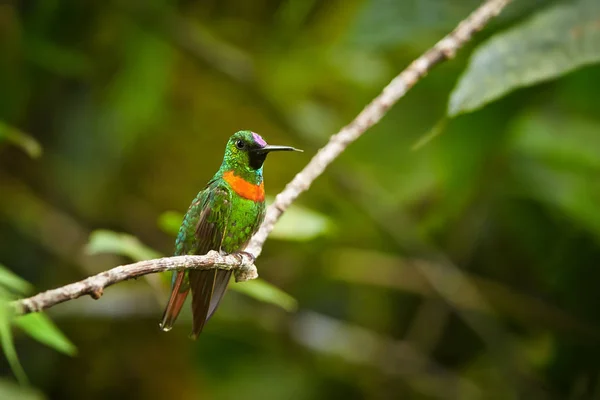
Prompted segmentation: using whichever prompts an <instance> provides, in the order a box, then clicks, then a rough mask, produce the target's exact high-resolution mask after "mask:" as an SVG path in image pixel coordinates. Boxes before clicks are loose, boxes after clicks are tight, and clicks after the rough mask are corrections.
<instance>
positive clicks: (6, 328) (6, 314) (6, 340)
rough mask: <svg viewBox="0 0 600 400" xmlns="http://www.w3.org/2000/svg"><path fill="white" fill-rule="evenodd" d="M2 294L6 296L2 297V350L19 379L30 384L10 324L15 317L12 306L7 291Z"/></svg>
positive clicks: (0, 336)
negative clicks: (18, 354)
mask: <svg viewBox="0 0 600 400" xmlns="http://www.w3.org/2000/svg"><path fill="white" fill-rule="evenodd" d="M0 296H2V297H4V298H3V299H0V343H1V344H2V351H3V352H4V355H5V356H6V359H7V360H8V364H9V365H10V368H11V369H12V371H13V373H14V374H15V377H16V378H17V380H18V381H19V382H20V383H21V384H23V385H26V384H28V379H27V375H25V371H24V370H23V367H22V366H21V363H20V362H19V357H18V356H17V350H16V349H15V343H14V340H13V334H12V330H11V326H10V325H11V320H12V318H13V313H12V308H10V304H9V303H8V301H7V299H6V293H0Z"/></svg>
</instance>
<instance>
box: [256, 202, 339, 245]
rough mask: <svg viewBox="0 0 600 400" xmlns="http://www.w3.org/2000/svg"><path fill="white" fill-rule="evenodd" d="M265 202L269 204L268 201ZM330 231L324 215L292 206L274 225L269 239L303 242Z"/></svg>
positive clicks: (329, 222)
mask: <svg viewBox="0 0 600 400" xmlns="http://www.w3.org/2000/svg"><path fill="white" fill-rule="evenodd" d="M267 202H270V201H269V199H267ZM331 229H332V223H331V221H330V220H329V218H327V217H326V216H325V215H323V214H320V213H318V212H316V211H313V210H309V209H307V208H304V207H301V206H298V205H292V206H290V207H289V208H288V209H287V210H286V211H285V212H284V213H283V215H282V216H281V219H280V220H279V221H278V222H277V224H275V228H274V229H273V231H272V232H271V234H270V235H269V238H270V239H279V240H290V241H297V242H303V241H308V240H311V239H314V238H316V237H318V236H321V235H324V234H326V233H328V232H330V231H331Z"/></svg>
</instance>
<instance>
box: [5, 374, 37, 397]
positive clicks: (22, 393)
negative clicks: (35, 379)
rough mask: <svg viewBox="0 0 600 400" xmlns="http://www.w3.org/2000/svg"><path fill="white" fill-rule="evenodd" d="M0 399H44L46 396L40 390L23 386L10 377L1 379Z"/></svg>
mask: <svg viewBox="0 0 600 400" xmlns="http://www.w3.org/2000/svg"><path fill="white" fill-rule="evenodd" d="M0 399H19V400H43V399H45V396H44V395H43V394H42V393H40V392H39V391H37V390H35V389H33V388H31V387H27V386H21V385H19V384H17V383H15V382H13V381H11V380H9V379H5V378H2V379H0Z"/></svg>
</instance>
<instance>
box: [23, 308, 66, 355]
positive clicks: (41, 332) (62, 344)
mask: <svg viewBox="0 0 600 400" xmlns="http://www.w3.org/2000/svg"><path fill="white" fill-rule="evenodd" d="M15 324H16V325H17V326H18V327H19V328H21V329H22V330H23V331H24V332H25V333H27V334H28V335H29V336H31V337H32V338H34V339H35V340H37V341H38V342H40V343H43V344H45V345H46V346H48V347H51V348H53V349H54V350H57V351H60V352H62V353H64V354H67V355H70V356H73V355H75V354H76V353H77V348H76V347H75V345H74V344H73V343H72V342H71V341H70V340H69V339H67V337H66V336H65V335H64V334H63V333H62V332H61V331H60V330H59V329H58V328H57V327H56V325H54V322H52V320H50V318H48V316H46V314H43V313H34V314H27V315H24V316H22V317H18V318H17V319H16V320H15Z"/></svg>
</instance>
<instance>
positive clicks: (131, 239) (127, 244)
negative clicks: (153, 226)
mask: <svg viewBox="0 0 600 400" xmlns="http://www.w3.org/2000/svg"><path fill="white" fill-rule="evenodd" d="M86 252H88V253H89V254H98V253H113V254H118V255H122V256H126V257H129V258H131V259H132V260H134V261H142V260H150V259H153V258H160V257H162V255H161V254H160V253H159V252H157V251H155V250H153V249H151V248H150V247H148V246H146V245H144V244H142V243H141V242H140V241H139V239H138V238H136V237H135V236H132V235H128V234H126V233H117V232H113V231H108V230H102V229H101V230H96V231H94V232H92V233H91V234H90V240H89V242H88V244H87V245H86Z"/></svg>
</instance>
